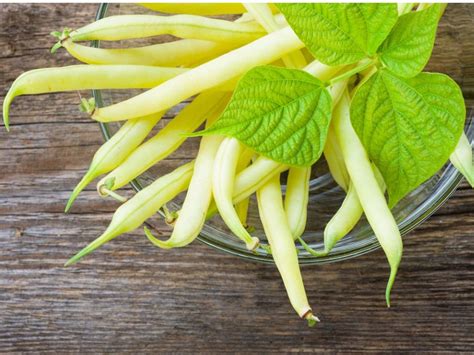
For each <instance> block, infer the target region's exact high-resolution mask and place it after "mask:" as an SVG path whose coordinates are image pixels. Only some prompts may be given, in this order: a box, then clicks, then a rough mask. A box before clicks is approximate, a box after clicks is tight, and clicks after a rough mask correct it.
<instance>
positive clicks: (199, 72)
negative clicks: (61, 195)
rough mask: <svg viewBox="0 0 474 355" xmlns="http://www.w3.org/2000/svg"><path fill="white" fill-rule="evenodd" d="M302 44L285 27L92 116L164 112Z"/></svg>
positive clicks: (108, 118)
mask: <svg viewBox="0 0 474 355" xmlns="http://www.w3.org/2000/svg"><path fill="white" fill-rule="evenodd" d="M303 46H304V44H303V42H301V41H300V40H299V38H298V37H297V36H296V34H295V33H294V32H293V30H292V29H291V28H289V27H285V28H284V29H281V30H278V31H276V32H273V33H271V34H268V35H266V36H264V37H262V38H259V39H257V40H256V41H254V42H251V43H249V44H247V45H245V46H243V47H240V48H237V49H234V50H233V51H231V52H228V53H226V54H223V55H222V56H220V57H218V58H216V59H213V60H211V61H209V62H207V63H205V64H202V65H200V66H198V67H196V68H193V69H191V70H189V71H188V72H186V73H183V74H182V75H179V76H178V77H176V78H173V79H170V80H168V81H167V82H165V83H163V84H161V85H159V86H157V87H155V88H154V89H151V90H148V91H146V92H144V93H142V94H140V95H137V96H135V97H132V98H131V99H128V100H125V101H122V102H121V103H117V104H114V105H111V106H107V107H103V108H99V109H96V110H95V111H94V113H93V115H92V118H93V119H95V120H97V121H102V122H110V121H117V120H123V119H130V118H135V117H140V116H146V115H149V114H152V113H153V112H160V111H164V110H166V109H168V108H170V107H171V106H174V105H176V104H177V103H179V102H181V101H183V100H185V99H187V98H189V97H191V96H193V95H195V94H197V93H200V92H202V91H205V90H208V89H211V88H213V87H216V86H218V85H221V84H223V83H224V82H226V81H228V80H230V79H232V78H236V77H239V76H240V75H242V74H244V73H246V72H247V71H248V70H249V69H251V68H253V67H255V66H257V65H260V64H267V63H271V62H274V61H275V60H277V59H279V58H280V57H282V56H284V55H285V54H287V53H289V52H292V51H294V50H297V49H300V48H302V47H303Z"/></svg>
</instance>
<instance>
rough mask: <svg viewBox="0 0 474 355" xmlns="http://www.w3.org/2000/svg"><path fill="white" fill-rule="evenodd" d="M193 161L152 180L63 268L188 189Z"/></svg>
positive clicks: (118, 210) (140, 221) (133, 227)
mask: <svg viewBox="0 0 474 355" xmlns="http://www.w3.org/2000/svg"><path fill="white" fill-rule="evenodd" d="M193 167H194V161H192V162H190V163H187V164H184V165H182V166H180V167H179V168H177V169H176V170H174V171H172V172H171V173H169V174H166V175H163V176H161V177H160V178H158V179H156V180H155V181H154V182H153V183H152V184H150V185H149V186H147V187H146V188H144V189H143V190H141V191H139V192H138V193H137V194H136V195H135V196H133V197H132V198H131V199H130V200H128V201H127V202H125V203H124V204H123V205H121V206H120V207H119V208H118V209H117V211H115V213H114V215H113V217H112V221H111V222H110V224H109V226H108V227H107V229H106V230H105V232H104V233H103V234H102V235H101V236H100V237H99V238H97V239H96V240H94V241H93V242H92V243H90V244H89V245H87V246H86V247H85V248H84V249H82V250H81V251H80V252H79V253H77V254H76V255H74V256H73V257H72V258H71V259H69V260H68V261H67V262H66V264H65V266H69V265H72V264H74V263H76V262H77V261H79V259H81V258H82V257H84V256H86V255H87V254H89V253H91V252H93V251H94V250H95V249H97V248H98V247H100V246H101V245H103V244H105V243H107V242H108V241H110V240H112V239H113V238H115V237H117V236H119V235H120V234H123V233H127V232H130V231H132V230H134V229H135V228H138V227H139V226H140V225H141V224H142V223H143V222H145V221H146V220H147V219H148V218H149V217H151V216H153V215H154V214H155V213H156V211H158V210H159V209H160V208H161V207H162V206H163V205H164V204H165V203H167V202H168V201H170V200H172V199H173V198H175V197H176V196H177V195H178V194H179V193H181V192H182V191H185V190H186V189H187V188H188V185H189V181H190V180H191V176H192V173H193Z"/></svg>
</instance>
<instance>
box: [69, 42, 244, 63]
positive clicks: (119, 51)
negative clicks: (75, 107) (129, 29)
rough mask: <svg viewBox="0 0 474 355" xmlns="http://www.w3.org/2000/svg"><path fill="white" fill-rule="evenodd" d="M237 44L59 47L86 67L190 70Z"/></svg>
mask: <svg viewBox="0 0 474 355" xmlns="http://www.w3.org/2000/svg"><path fill="white" fill-rule="evenodd" d="M238 45H239V44H238V43H218V42H211V41H203V40H198V39H182V40H178V41H174V42H166V43H159V44H154V45H150V46H144V47H137V48H94V47H89V46H84V45H82V44H78V43H75V42H73V41H71V39H67V40H65V41H63V42H62V46H63V47H64V48H65V49H66V50H67V51H68V53H69V54H70V55H72V56H73V57H74V58H76V59H77V60H80V61H81V62H84V63H88V64H139V65H153V66H171V67H178V66H184V67H192V66H195V65H197V64H201V63H203V62H204V61H206V60H208V59H211V58H215V57H217V56H219V55H221V54H223V53H225V52H227V51H229V50H231V49H233V48H235V47H238Z"/></svg>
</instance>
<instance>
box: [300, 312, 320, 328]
mask: <svg viewBox="0 0 474 355" xmlns="http://www.w3.org/2000/svg"><path fill="white" fill-rule="evenodd" d="M304 319H306V321H307V322H308V326H309V327H314V326H315V325H316V324H317V323H321V321H320V320H319V318H318V317H316V316H315V315H314V314H313V312H312V311H308V312H307V313H306V314H305V316H304Z"/></svg>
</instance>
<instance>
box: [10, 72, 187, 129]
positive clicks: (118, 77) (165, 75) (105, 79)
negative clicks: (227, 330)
mask: <svg viewBox="0 0 474 355" xmlns="http://www.w3.org/2000/svg"><path fill="white" fill-rule="evenodd" d="M186 70H187V69H184V68H160V67H150V66H145V65H71V66H67V67H62V68H45V69H36V70H30V71H27V72H25V73H23V74H21V75H20V76H19V77H18V78H17V79H16V80H15V81H14V82H13V84H12V86H11V88H10V90H9V91H8V93H7V95H6V96H5V100H4V101H3V122H4V123H5V127H6V128H7V129H8V128H9V111H10V105H11V103H12V101H13V99H14V98H15V97H17V96H20V95H33V94H46V93H52V92H60V91H76V90H86V89H87V90H92V89H97V90H99V89H147V88H152V87H155V86H157V85H158V84H161V83H163V82H165V81H167V80H169V79H171V78H173V77H175V76H177V75H179V74H182V73H184V72H186ZM143 116H146V115H143Z"/></svg>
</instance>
